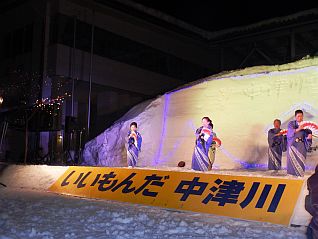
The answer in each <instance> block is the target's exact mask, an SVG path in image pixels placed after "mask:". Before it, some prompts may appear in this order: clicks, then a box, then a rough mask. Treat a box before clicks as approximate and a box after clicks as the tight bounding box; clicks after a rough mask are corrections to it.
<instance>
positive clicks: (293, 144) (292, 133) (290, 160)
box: [287, 110, 312, 177]
mask: <svg viewBox="0 0 318 239" xmlns="http://www.w3.org/2000/svg"><path fill="white" fill-rule="evenodd" d="M303 117H304V113H303V111H302V110H296V111H295V120H292V121H290V122H289V123H288V130H287V173H288V174H291V175H295V176H298V177H303V176H304V174H305V160H306V156H307V151H308V149H309V147H310V146H311V143H312V131H311V130H309V129H304V126H303V125H302V123H301V122H302V121H303Z"/></svg>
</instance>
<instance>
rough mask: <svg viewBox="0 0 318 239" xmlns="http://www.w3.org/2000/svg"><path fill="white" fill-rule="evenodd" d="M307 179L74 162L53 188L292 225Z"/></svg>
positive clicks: (80, 194)
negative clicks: (75, 164) (109, 166)
mask: <svg viewBox="0 0 318 239" xmlns="http://www.w3.org/2000/svg"><path fill="white" fill-rule="evenodd" d="M302 186H303V180H302V179H284V178H263V177H249V176H236V175H222V174H206V173H200V172H198V173H196V172H176V171H161V170H146V169H127V168H106V167H103V168H101V167H76V166H73V167H69V169H68V170H67V171H66V172H65V173H64V174H63V175H62V176H61V177H60V178H59V179H58V180H57V181H56V182H55V183H54V184H53V185H52V186H51V187H50V188H49V190H50V191H52V192H56V193H61V194H68V195H74V196H82V197H88V198H102V199H110V200H117V201H124V202H131V203H140V204H146V205H152V206H159V207H166V208H174V209H180V210H189V211H195V212H203V213H211V214H216V215H221V216H228V217H235V218H241V219H248V220H256V221H262V222H271V223H276V224H283V225H289V223H290V220H291V217H292V214H293V211H294V208H295V205H296V202H297V200H298V196H299V194H300V192H301V190H302Z"/></svg>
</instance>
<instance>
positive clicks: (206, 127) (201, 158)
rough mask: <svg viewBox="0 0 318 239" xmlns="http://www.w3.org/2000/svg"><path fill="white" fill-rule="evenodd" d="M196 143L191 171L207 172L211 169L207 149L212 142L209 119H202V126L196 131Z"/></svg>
mask: <svg viewBox="0 0 318 239" xmlns="http://www.w3.org/2000/svg"><path fill="white" fill-rule="evenodd" d="M195 134H196V141H195V147H194V153H193V156H192V169H194V170H197V171H208V170H209V169H211V162H210V159H209V155H208V152H209V148H210V146H211V144H212V140H213V132H212V121H211V120H210V118H209V117H203V118H202V126H201V127H200V128H198V129H197V130H196V133H195Z"/></svg>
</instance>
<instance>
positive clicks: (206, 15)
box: [133, 0, 318, 31]
mask: <svg viewBox="0 0 318 239" xmlns="http://www.w3.org/2000/svg"><path fill="white" fill-rule="evenodd" d="M133 1H134V2H137V3H140V4H142V5H145V6H147V7H151V8H154V9H157V10H159V11H161V12H164V13H166V14H168V15H171V16H174V17H176V18H178V19H181V20H183V21H185V22H187V23H190V24H192V25H195V26H197V27H200V28H202V29H206V30H210V31H217V30H222V29H227V28H231V27H236V26H244V25H248V24H251V23H256V22H259V21H262V20H266V19H270V18H273V17H281V16H286V15H289V14H293V13H297V12H300V11H303V10H307V9H311V8H316V7H318V4H317V3H315V1H312V2H311V3H310V2H307V3H306V2H305V1H297V3H292V1H289V2H288V3H287V4H286V5H285V6H284V7H282V6H281V5H275V4H274V3H273V2H269V1H264V0H263V1H257V0H256V1H253V2H252V3H247V2H244V1H233V0H232V1H225V0H223V1H214V0H198V1H182V0H167V1H164V0H133ZM278 2H279V1H276V3H278Z"/></svg>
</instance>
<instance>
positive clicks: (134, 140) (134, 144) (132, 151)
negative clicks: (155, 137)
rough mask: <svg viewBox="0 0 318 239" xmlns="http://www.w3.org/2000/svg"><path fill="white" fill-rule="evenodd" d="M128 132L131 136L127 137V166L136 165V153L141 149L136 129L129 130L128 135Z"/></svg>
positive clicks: (139, 136) (140, 140) (139, 137)
mask: <svg viewBox="0 0 318 239" xmlns="http://www.w3.org/2000/svg"><path fill="white" fill-rule="evenodd" d="M130 134H132V136H131V137H130V138H128V148H127V163H128V166H131V167H135V166H136V165H137V160H138V153H139V152H140V150H141V142H142V138H141V135H140V133H139V132H137V131H129V132H128V137H129V135H130Z"/></svg>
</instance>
